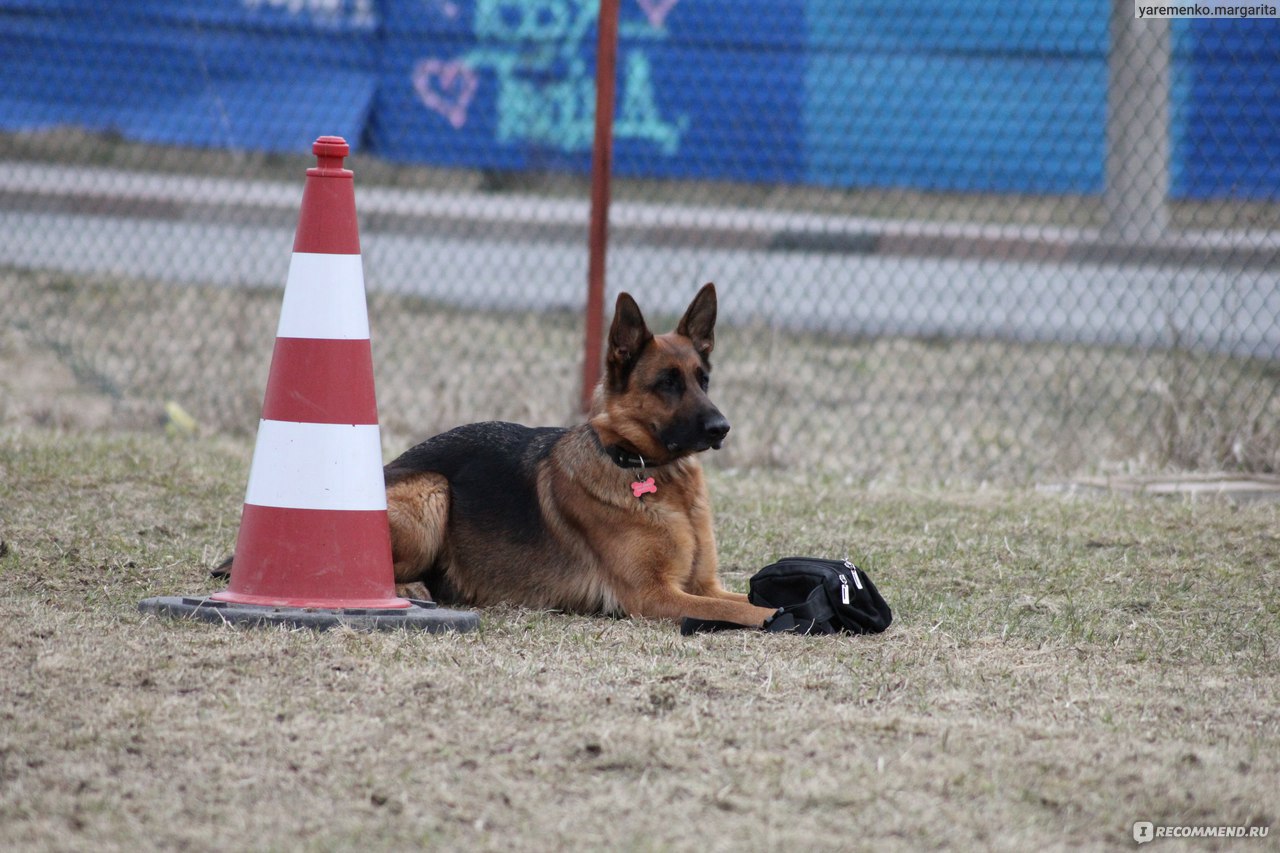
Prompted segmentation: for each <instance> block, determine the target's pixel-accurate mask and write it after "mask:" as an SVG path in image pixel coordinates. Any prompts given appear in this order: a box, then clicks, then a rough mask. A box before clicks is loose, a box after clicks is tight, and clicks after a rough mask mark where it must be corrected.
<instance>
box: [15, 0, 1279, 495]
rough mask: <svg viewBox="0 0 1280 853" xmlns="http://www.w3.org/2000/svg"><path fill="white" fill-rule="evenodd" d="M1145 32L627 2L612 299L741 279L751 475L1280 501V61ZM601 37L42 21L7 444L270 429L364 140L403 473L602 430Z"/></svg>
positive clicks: (534, 18) (979, 3) (563, 24)
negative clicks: (1118, 485)
mask: <svg viewBox="0 0 1280 853" xmlns="http://www.w3.org/2000/svg"><path fill="white" fill-rule="evenodd" d="M1140 5H1141V4H1140V3H1139V4H1132V3H1126V2H1122V0H1119V1H1118V2H1116V3H1114V4H1110V3H1108V2H1105V1H1104V0H1047V2H1043V3H1035V4H1009V3H995V2H991V0H946V2H941V3H939V2H927V3H926V2H919V0H863V2H848V1H847V0H768V2H764V0H750V2H746V0H738V2H733V3H729V2H724V0H622V5H621V13H622V18H621V28H620V36H619V53H618V88H617V114H616V120H615V127H614V138H615V147H614V161H613V162H614V173H615V182H614V187H613V197H614V205H613V209H612V215H611V241H610V244H609V260H608V288H609V291H610V294H609V299H608V300H607V301H608V303H609V304H610V305H611V304H612V296H613V294H614V293H616V292H617V291H619V290H627V291H629V292H631V293H632V294H633V295H635V296H636V297H637V299H638V301H639V302H640V304H641V306H642V307H643V308H644V309H645V311H646V313H647V314H648V315H650V320H651V321H653V325H655V326H660V325H664V324H669V323H672V322H673V321H674V318H675V316H676V315H677V312H679V311H680V310H681V309H682V308H683V306H684V305H685V304H686V303H687V302H688V300H689V299H690V298H691V297H692V295H693V294H694V293H695V291H696V288H697V287H698V286H699V285H700V284H702V283H703V282H705V281H715V282H716V283H717V285H718V287H719V291H720V302H721V328H720V333H719V337H718V345H717V360H716V377H715V387H714V396H715V398H716V400H717V402H718V403H719V404H720V405H721V407H722V408H723V409H724V411H725V412H726V414H727V415H728V416H729V417H730V420H731V421H732V422H733V425H734V429H733V434H732V436H731V439H730V441H729V443H728V445H727V446H726V449H725V450H723V451H721V453H720V455H719V456H718V457H717V458H718V459H719V460H720V461H721V463H722V464H735V465H746V464H771V465H773V464H777V465H806V466H819V467H825V468H830V469H835V470H839V471H842V472H845V473H847V474H850V475H851V476H853V477H854V478H863V477H874V476H898V475H902V476H928V477H933V476H943V477H947V476H960V477H965V478H977V477H986V478H990V477H997V478H1002V479H1009V480H1014V481H1026V480H1030V479H1037V478H1044V477H1052V476H1062V475H1065V474H1071V473H1078V472H1081V471H1086V470H1098V469H1111V468H1115V467H1117V466H1138V467H1142V468H1148V469H1150V468H1158V467H1163V466H1178V467H1193V468H1228V469H1245V470H1253V471H1267V472H1273V471H1276V470H1277V468H1280V435H1278V433H1280V429H1277V414H1278V413H1280V394H1278V393H1277V389H1278V388H1280V263H1278V261H1280V257H1278V252H1280V24H1278V22H1277V21H1276V20H1270V19H1268V20H1241V19H1222V20H1211V19H1189V20H1188V19H1183V20H1174V21H1169V20H1160V19H1154V18H1152V17H1151V16H1150V15H1149V14H1148V15H1145V16H1143V17H1137V15H1138V14H1140V13H1141V10H1140V9H1139V8H1138V7H1139V6H1140ZM597 12H598V3H597V0H206V2H202V3H180V2H171V0H124V2H118V3H112V4H102V3H98V2H93V0H0V43H3V44H4V45H5V51H4V62H2V63H0V133H2V134H3V136H2V137H0V139H2V140H3V144H4V150H5V152H6V153H5V160H6V162H5V163H4V164H3V168H2V169H0V265H3V270H2V271H0V299H2V300H3V305H4V318H5V319H4V323H3V324H0V334H3V335H4V337H3V338H0V365H3V366H4V367H5V368H6V370H5V372H6V373H7V374H8V376H7V377H6V378H4V379H0V394H3V397H0V401H2V402H3V404H2V405H0V419H7V420H10V421H13V420H25V421H29V422H37V423H51V424H55V425H57V424H68V425H73V426H74V425H80V426H84V425H88V426H95V425H99V424H105V423H114V424H123V425H127V426H145V425H148V424H155V423H160V422H162V421H163V419H164V418H165V417H172V414H173V412H174V411H175V410H176V409H177V408H180V409H181V410H183V411H185V412H188V413H190V415H192V416H193V417H194V419H195V420H196V422H197V424H199V427H200V429H203V430H205V431H208V432H213V431H239V432H248V431H251V430H252V429H253V428H254V427H255V426H256V421H257V414H258V407H259V406H260V404H261V399H262V390H263V387H264V385H265V379H266V372H267V368H268V363H269V358H270V352H271V348H272V343H273V337H274V330H275V322H276V318H277V316H278V312H279V305H280V293H281V290H280V289H281V288H282V287H283V283H284V280H285V273H286V270H287V267H288V263H289V257H290V251H291V246H292V236H293V227H294V225H295V224H296V221H297V211H298V202H299V200H300V198H301V190H302V181H303V171H304V169H305V168H306V166H307V165H309V163H310V162H311V160H310V158H309V157H308V156H307V152H308V151H309V150H310V143H311V142H312V141H313V140H314V139H315V138H316V137H317V136H320V135H324V134H337V135H342V136H344V137H345V138H346V139H348V141H350V142H351V143H352V144H353V147H354V148H355V153H354V154H353V156H352V158H351V159H350V160H349V162H348V165H349V166H350V167H351V168H352V169H353V170H354V171H355V173H356V188H357V189H356V192H357V195H356V200H357V207H358V212H359V215H360V222H361V240H362V249H363V256H364V266H365V278H366V282H367V284H368V287H369V298H370V318H371V324H372V329H373V339H374V358H375V372H376V378H377V383H378V398H379V408H380V416H381V420H382V423H383V428H384V433H385V435H386V440H387V443H388V449H389V450H396V449H399V447H400V446H401V445H402V444H403V443H404V442H407V441H409V440H412V439H416V438H420V437H422V436H424V435H426V434H430V433H431V432H434V431H438V430H440V429H443V428H447V427H449V426H452V425H454V424H457V423H460V422H465V421H469V420H480V419H490V418H502V419H510V420H518V421H523V422H526V423H535V422H536V423H564V422H568V421H570V420H572V419H573V418H575V417H576V416H577V413H576V411H575V409H576V402H577V399H578V393H579V389H578V387H577V385H578V382H579V377H580V375H581V370H580V366H581V359H582V340H583V316H582V314H583V306H584V305H585V301H586V295H585V290H586V267H587V246H586V229H587V221H588V204H587V198H588V195H589V186H588V183H587V177H586V176H587V172H588V167H589V164H590V156H591V151H590V148H591V139H592V128H593V115H592V114H593V109H594V92H595V82H594V76H593V75H594V65H595V63H594V51H595V45H596V22H597ZM41 371H45V372H47V375H44V374H42V373H41ZM33 373H34V374H36V375H35V378H34V379H33V378H32V374H33ZM20 376H21V377H23V378H19V377H20ZM59 376H62V377H64V379H59V378H58V377H59ZM66 376H70V377H71V379H70V380H67V379H65V377H66ZM68 383H71V384H73V385H74V388H72V389H68V388H67V387H65V386H66V385H67V384H68ZM56 392H66V393H64V394H63V398H62V399H63V400H64V402H61V403H60V402H58V401H57V400H55V399H54V396H55V393H56ZM72 392H74V393H72ZM67 394H70V396H69V397H68V396H67ZM65 399H70V400H71V401H72V402H71V403H70V404H67V403H65ZM166 407H167V408H166ZM166 411H168V412H169V415H166V414H165V413H166Z"/></svg>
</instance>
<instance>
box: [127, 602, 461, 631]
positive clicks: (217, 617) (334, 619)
mask: <svg viewBox="0 0 1280 853" xmlns="http://www.w3.org/2000/svg"><path fill="white" fill-rule="evenodd" d="M409 601H410V603H411V604H412V606H411V607H409V608H407V609H401V610H381V609H363V608H351V609H345V610H320V609H313V608H301V607H265V606H259V605H254V604H231V603H228V602H225V601H212V600H210V599H208V598H197V597H195V596H190V595H182V596H167V597H162V598H148V599H144V600H143V601H140V602H138V609H139V610H141V611H142V612H143V613H154V614H155V615H157V616H171V617H173V618H175V619H199V620H201V621H203V622H213V623H215V624H220V625H251V626H266V625H287V626H289V627H291V628H315V629H317V630H320V631H324V630H327V629H329V628H338V627H346V628H353V629H355V630H357V631H395V630H398V629H400V628H405V629H407V630H410V631H429V632H431V633H433V634H437V633H441V632H444V631H459V632H462V631H472V630H475V629H476V628H478V627H480V617H479V616H478V615H476V614H475V613H473V612H472V611H470V610H449V609H447V608H443V607H437V606H436V605H435V603H434V602H431V601H417V600H415V599H409Z"/></svg>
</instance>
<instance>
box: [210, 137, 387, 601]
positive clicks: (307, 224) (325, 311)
mask: <svg viewBox="0 0 1280 853" xmlns="http://www.w3.org/2000/svg"><path fill="white" fill-rule="evenodd" d="M313 150H314V151H315V153H316V155H317V157H318V158H319V165H318V166H316V167H315V168H312V169H308V170H307V183H306V189H305V190H304V192H303V195H302V213H301V215H300V217H299V219H298V232H297V237H296V238H295V240H294V244H293V259H292V261H291V262H290V264H289V278H288V280H287V282H286V283H285V289H284V304H283V306H282V308H281V310H280V325H279V328H278V329H277V330H276V344H275V351H274V353H273V354H272V356H271V373H270V376H269V378H268V380H267V393H266V398H265V400H264V401H263V404H262V420H261V421H260V422H259V424H258V439H257V444H256V446H255V448H254V452H253V465H252V467H251V468H250V471H249V486H248V489H247V490H246V492H245V499H244V514H243V516H242V518H241V521H240V535H239V538H238V539H237V540H236V550H235V562H234V563H233V564H232V569H231V583H230V586H229V587H228V588H227V590H226V592H221V593H218V594H216V595H214V596H213V599H214V600H215V601H227V602H232V603H235V604H263V605H273V606H284V607H317V608H353V607H354V608H406V607H409V606H410V605H409V602H408V601H406V600H404V599H402V598H397V597H396V595H395V577H394V574H393V572H392V568H391V535H390V531H389V529H388V526H387V498H386V490H385V487H384V485H383V481H382V443H381V439H380V434H379V431H378V406H377V402H376V401H375V398H374V387H373V354H372V350H371V348H370V344H369V316H368V310H367V308H366V305H365V290H364V272H363V268H362V265H361V261H360V237H359V231H358V229H357V226H356V205H355V191H354V186H353V184H354V182H353V180H352V173H351V172H350V171H348V170H347V169H344V168H343V167H342V159H343V158H344V157H345V156H347V154H348V151H349V149H348V148H347V144H346V142H344V141H342V140H341V139H338V138H337V137H330V136H325V137H321V138H320V139H319V140H318V141H317V142H316V143H315V146H314V149H313Z"/></svg>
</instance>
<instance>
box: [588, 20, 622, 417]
mask: <svg viewBox="0 0 1280 853" xmlns="http://www.w3.org/2000/svg"><path fill="white" fill-rule="evenodd" d="M596 26H597V28H598V31H599V32H598V35H597V39H596V127H595V140H594V141H593V143H592V148H591V223H590V225H589V227H588V232H587V252H588V254H587V317H586V327H587V328H586V341H585V343H584V346H583V351H582V397H581V407H582V411H583V412H584V413H586V412H588V411H589V410H590V409H591V395H592V392H593V391H594V390H595V387H596V383H597V382H599V381H600V371H601V369H602V367H603V361H604V359H603V355H602V350H603V346H604V277H605V250H606V249H607V248H608V243H609V179H610V175H611V173H612V171H613V106H614V96H615V91H614V90H615V88H616V86H617V67H618V0H600V16H599V18H598V19H597V22H596Z"/></svg>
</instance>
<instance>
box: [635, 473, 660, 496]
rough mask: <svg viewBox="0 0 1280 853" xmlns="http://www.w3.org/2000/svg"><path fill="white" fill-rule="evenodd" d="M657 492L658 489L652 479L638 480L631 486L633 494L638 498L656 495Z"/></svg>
mask: <svg viewBox="0 0 1280 853" xmlns="http://www.w3.org/2000/svg"><path fill="white" fill-rule="evenodd" d="M657 491H658V487H657V486H656V485H654V483H653V478H652V477H648V478H646V479H643V480H636V481H635V482H634V483H632V484H631V494H633V495H635V496H636V497H638V498H641V497H644V496H645V495H651V494H654V493H655V492H657Z"/></svg>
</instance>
